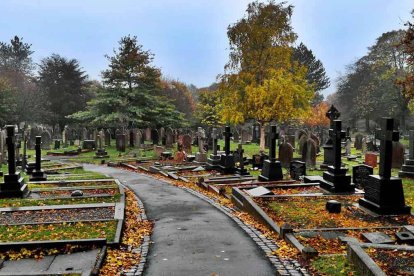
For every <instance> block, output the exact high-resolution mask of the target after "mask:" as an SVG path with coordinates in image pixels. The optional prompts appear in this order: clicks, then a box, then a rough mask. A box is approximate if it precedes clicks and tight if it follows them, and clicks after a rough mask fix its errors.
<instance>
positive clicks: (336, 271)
mask: <svg viewBox="0 0 414 276" xmlns="http://www.w3.org/2000/svg"><path fill="white" fill-rule="evenodd" d="M311 268H312V269H313V270H315V271H313V272H315V274H323V275H332V276H336V275H338V276H340V275H354V276H358V275H360V274H358V273H357V271H356V270H355V269H354V267H353V266H352V265H351V264H350V263H349V262H348V260H347V258H346V256H345V255H336V256H321V257H318V258H316V259H314V260H312V262H311Z"/></svg>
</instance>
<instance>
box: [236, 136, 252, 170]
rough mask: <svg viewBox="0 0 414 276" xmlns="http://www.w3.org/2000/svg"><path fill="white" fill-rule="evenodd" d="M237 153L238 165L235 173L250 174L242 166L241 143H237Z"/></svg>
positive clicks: (242, 152) (242, 151)
mask: <svg viewBox="0 0 414 276" xmlns="http://www.w3.org/2000/svg"><path fill="white" fill-rule="evenodd" d="M237 153H238V156H239V167H238V168H237V173H238V174H240V175H250V173H249V172H248V171H247V170H246V169H245V168H244V157H243V154H244V150H243V146H242V144H239V145H238V147H237Z"/></svg>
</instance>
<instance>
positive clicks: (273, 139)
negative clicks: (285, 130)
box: [269, 125, 279, 162]
mask: <svg viewBox="0 0 414 276" xmlns="http://www.w3.org/2000/svg"><path fill="white" fill-rule="evenodd" d="M269 136H270V137H269V138H270V149H269V159H270V161H271V162H274V161H276V139H278V138H279V134H278V133H277V132H276V125H272V126H270V135H269Z"/></svg>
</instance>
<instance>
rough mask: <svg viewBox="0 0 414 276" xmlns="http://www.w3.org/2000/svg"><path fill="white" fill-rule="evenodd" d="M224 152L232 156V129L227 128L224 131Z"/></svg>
mask: <svg viewBox="0 0 414 276" xmlns="http://www.w3.org/2000/svg"><path fill="white" fill-rule="evenodd" d="M223 135H224V152H225V154H226V155H229V154H230V137H232V136H233V134H232V133H231V132H230V127H229V126H226V127H225V129H224V134H223Z"/></svg>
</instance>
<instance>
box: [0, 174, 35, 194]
mask: <svg viewBox="0 0 414 276" xmlns="http://www.w3.org/2000/svg"><path fill="white" fill-rule="evenodd" d="M28 194H29V188H28V186H27V184H24V180H23V177H22V176H21V175H20V172H16V173H15V174H12V175H10V174H6V175H5V176H4V182H3V183H2V184H0V198H10V197H25V196H27V195H28Z"/></svg>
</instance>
